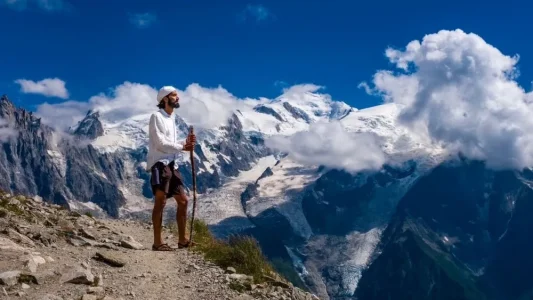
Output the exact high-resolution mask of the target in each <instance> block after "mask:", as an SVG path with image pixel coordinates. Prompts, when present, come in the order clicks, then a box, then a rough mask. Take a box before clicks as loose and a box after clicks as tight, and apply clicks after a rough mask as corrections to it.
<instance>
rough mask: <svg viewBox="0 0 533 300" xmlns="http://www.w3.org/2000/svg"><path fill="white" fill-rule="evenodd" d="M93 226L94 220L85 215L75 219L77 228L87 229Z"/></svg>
mask: <svg viewBox="0 0 533 300" xmlns="http://www.w3.org/2000/svg"><path fill="white" fill-rule="evenodd" d="M94 224H95V221H94V219H93V218H91V217H89V216H86V215H81V216H80V217H79V218H78V219H76V226H77V227H78V228H87V227H89V226H94Z"/></svg>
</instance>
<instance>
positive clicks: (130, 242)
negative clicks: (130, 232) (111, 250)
mask: <svg viewBox="0 0 533 300" xmlns="http://www.w3.org/2000/svg"><path fill="white" fill-rule="evenodd" d="M120 245H121V246H122V247H124V248H128V249H133V250H142V249H144V246H143V244H141V243H139V242H137V241H136V240H135V239H133V237H131V236H128V237H126V238H124V239H122V240H120Z"/></svg>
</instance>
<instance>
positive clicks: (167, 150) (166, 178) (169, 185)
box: [147, 86, 196, 251]
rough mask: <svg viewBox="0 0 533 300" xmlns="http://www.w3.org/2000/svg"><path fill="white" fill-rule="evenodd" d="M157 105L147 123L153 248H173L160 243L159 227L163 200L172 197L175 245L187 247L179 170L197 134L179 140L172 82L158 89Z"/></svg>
mask: <svg viewBox="0 0 533 300" xmlns="http://www.w3.org/2000/svg"><path fill="white" fill-rule="evenodd" d="M157 107H159V111H157V112H155V113H153V114H152V116H151V117H150V123H149V126H148V128H149V147H148V157H147V171H150V172H151V185H152V192H153V193H154V196H155V202H154V209H153V211H152V223H153V226H154V244H153V245H152V250H154V251H172V250H173V249H172V248H171V247H170V246H169V245H168V244H166V243H163V239H162V236H161V227H162V221H163V210H164V208H165V204H166V200H167V199H168V198H170V197H174V199H175V200H176V202H177V204H178V209H177V212H176V222H177V225H178V236H179V237H178V248H184V247H189V246H190V245H189V244H190V243H189V241H188V240H187V239H186V238H185V226H186V223H187V202H188V199H187V195H185V190H184V186H183V180H182V177H181V174H180V172H179V170H178V163H179V161H181V158H182V157H181V156H182V153H181V152H182V151H193V149H194V144H195V143H196V137H195V136H194V135H193V134H189V136H188V137H187V139H186V140H185V141H178V139H177V135H178V133H177V128H176V121H175V118H174V114H173V113H174V109H176V108H178V107H179V97H178V92H177V90H176V89H175V88H174V87H172V86H164V87H162V88H161V89H160V90H159V92H158V93H157Z"/></svg>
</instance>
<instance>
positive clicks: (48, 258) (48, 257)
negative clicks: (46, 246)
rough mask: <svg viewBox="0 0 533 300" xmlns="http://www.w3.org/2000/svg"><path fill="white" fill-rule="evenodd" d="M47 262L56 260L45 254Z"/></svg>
mask: <svg viewBox="0 0 533 300" xmlns="http://www.w3.org/2000/svg"><path fill="white" fill-rule="evenodd" d="M44 259H45V260H46V261H47V262H54V261H55V260H54V259H53V258H52V257H50V256H45V258H44Z"/></svg>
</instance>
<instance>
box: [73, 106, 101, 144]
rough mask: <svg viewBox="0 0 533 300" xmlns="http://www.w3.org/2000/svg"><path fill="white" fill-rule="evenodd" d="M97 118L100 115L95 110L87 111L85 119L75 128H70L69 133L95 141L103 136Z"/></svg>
mask: <svg viewBox="0 0 533 300" xmlns="http://www.w3.org/2000/svg"><path fill="white" fill-rule="evenodd" d="M99 118H100V113H99V112H98V111H97V110H89V111H88V112H87V115H85V118H83V120H81V121H80V122H79V123H78V125H77V126H75V127H72V128H71V132H73V134H74V135H77V136H84V137H87V138H89V139H96V138H97V137H100V136H102V135H103V134H104V127H103V125H102V122H101V121H100V119H99Z"/></svg>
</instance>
